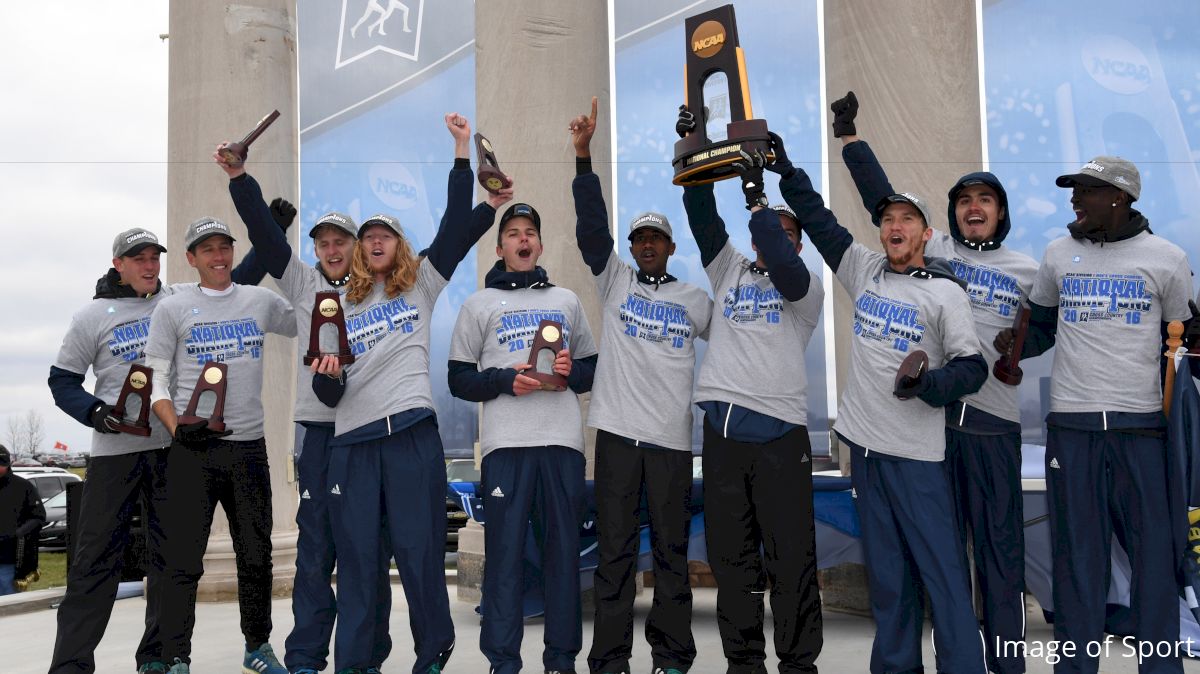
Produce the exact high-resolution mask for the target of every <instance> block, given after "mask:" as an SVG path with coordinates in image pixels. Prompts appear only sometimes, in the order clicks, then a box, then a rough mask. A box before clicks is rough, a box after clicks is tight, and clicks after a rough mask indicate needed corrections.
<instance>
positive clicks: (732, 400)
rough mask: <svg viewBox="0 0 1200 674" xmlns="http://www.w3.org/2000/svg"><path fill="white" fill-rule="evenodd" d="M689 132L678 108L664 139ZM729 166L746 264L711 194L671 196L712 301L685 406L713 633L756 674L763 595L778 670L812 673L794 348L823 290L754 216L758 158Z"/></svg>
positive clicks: (689, 191) (795, 253) (813, 593)
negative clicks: (689, 413)
mask: <svg viewBox="0 0 1200 674" xmlns="http://www.w3.org/2000/svg"><path fill="white" fill-rule="evenodd" d="M694 129H695V118H694V116H693V115H692V113H691V112H689V111H688V110H687V109H686V108H681V114H680V118H679V120H678V121H677V123H676V131H677V132H678V133H679V134H680V135H681V136H682V135H685V134H687V133H690V132H691V131H693V130H694ZM735 168H736V169H737V170H738V172H739V173H740V177H741V186H742V192H743V195H744V196H745V198H746V208H747V210H749V211H750V224H749V227H750V237H751V243H752V245H753V247H754V250H755V253H756V255H755V260H754V261H751V260H750V259H749V258H747V257H746V256H744V255H742V254H741V253H740V252H738V251H737V249H735V248H734V247H733V244H732V243H730V240H729V234H728V233H727V232H726V230H725V223H724V221H723V220H722V219H721V217H720V215H718V213H717V205H716V199H715V197H714V194H713V186H712V185H711V184H709V185H701V186H695V187H686V188H684V194H683V204H684V208H685V209H686V211H687V216H688V224H689V225H690V226H691V230H692V235H693V236H694V237H695V239H696V245H697V247H698V248H699V249H700V261H701V263H702V264H703V265H704V270H705V272H706V273H707V274H708V278H709V281H710V282H711V283H712V288H713V299H714V307H713V318H712V322H711V324H710V325H709V346H708V351H707V353H706V354H705V356H704V362H703V364H702V365H701V366H700V374H699V375H698V377H697V382H696V391H695V393H694V395H693V400H695V402H696V405H698V406H699V407H700V409H701V410H703V411H704V424H703V426H704V528H705V540H706V541H707V545H708V560H709V563H710V564H711V565H712V569H713V576H714V577H715V578H716V580H717V586H718V589H717V625H718V627H719V629H720V633H721V645H722V648H723V650H724V653H725V659H726V661H727V662H728V671H729V672H732V673H737V674H741V673H743V672H745V673H754V672H765V671H766V669H765V665H764V661H765V659H766V640H765V636H764V633H763V617H764V609H763V598H764V595H765V594H766V593H767V592H768V590H769V591H770V593H771V611H772V614H773V616H774V621H775V653H776V655H777V656H778V657H779V660H780V664H779V671H780V672H781V673H788V672H815V671H817V669H816V659H817V656H818V655H819V654H820V652H821V645H822V637H821V598H820V594H819V593H818V590H817V562H816V551H815V530H814V525H813V500H812V449H811V447H810V441H809V437H808V427H807V424H808V401H807V390H808V382H807V378H806V376H805V371H804V349H805V347H807V346H808V340H809V338H810V337H811V336H812V333H813V330H814V329H815V328H816V325H817V321H818V320H819V319H820V315H821V306H822V301H823V298H824V291H823V290H822V288H821V283H820V280H819V277H818V276H817V275H815V274H813V273H812V272H811V271H810V270H809V269H808V268H807V267H806V266H805V265H804V261H803V260H802V259H801V258H800V248H801V243H800V231H799V229H798V226H797V223H796V222H795V220H794V219H793V218H791V217H789V216H783V217H781V216H780V214H779V212H777V211H776V210H774V209H771V208H767V207H766V206H767V198H766V196H765V194H764V192H763V184H762V180H763V178H762V174H763V163H762V160H761V157H754V158H743V160H742V162H740V163H738V164H737V165H735ZM760 549H761V551H762V552H761V553H760Z"/></svg>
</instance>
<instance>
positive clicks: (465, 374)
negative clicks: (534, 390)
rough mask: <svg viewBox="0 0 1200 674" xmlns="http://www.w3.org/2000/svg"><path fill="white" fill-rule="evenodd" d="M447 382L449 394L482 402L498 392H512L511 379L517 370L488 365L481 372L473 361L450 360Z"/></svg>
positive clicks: (510, 393)
mask: <svg viewBox="0 0 1200 674" xmlns="http://www.w3.org/2000/svg"><path fill="white" fill-rule="evenodd" d="M447 370H448V372H447V374H446V378H447V383H449V385H450V395H452V396H454V397H455V398H462V399H463V400H467V401H470V402H473V403H482V402H486V401H488V400H492V399H493V398H499V397H500V394H502V393H506V394H508V395H512V394H513V380H514V379H516V378H517V371H516V370H514V369H512V368H511V367H505V368H499V367H489V368H487V369H486V370H483V371H482V372H481V371H480V370H479V366H478V365H476V364H475V363H468V362H466V361H461V360H452V361H450V362H449V363H447Z"/></svg>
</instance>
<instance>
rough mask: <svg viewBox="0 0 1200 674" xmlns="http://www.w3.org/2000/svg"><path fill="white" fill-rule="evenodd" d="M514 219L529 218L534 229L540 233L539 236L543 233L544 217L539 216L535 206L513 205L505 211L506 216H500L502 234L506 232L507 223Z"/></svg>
mask: <svg viewBox="0 0 1200 674" xmlns="http://www.w3.org/2000/svg"><path fill="white" fill-rule="evenodd" d="M513 218H529V220H530V221H531V222H533V228H534V229H536V230H537V231H538V234H541V233H542V217H541V216H540V215H538V212H537V209H535V208H534V207H533V206H530V205H529V204H524V203H521V204H513V205H512V206H509V207H508V208H507V209H506V210H505V211H504V215H501V216H500V231H501V232H503V231H504V225H505V223H507V222H508V221H509V220H512V219H513Z"/></svg>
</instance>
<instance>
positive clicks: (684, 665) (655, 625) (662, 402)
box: [570, 97, 712, 672]
mask: <svg viewBox="0 0 1200 674" xmlns="http://www.w3.org/2000/svg"><path fill="white" fill-rule="evenodd" d="M596 107H597V99H596V98H594V97H593V98H592V114H591V115H590V116H588V115H580V116H579V117H576V118H575V119H574V120H572V121H571V125H570V126H571V130H572V136H573V142H574V145H575V157H576V159H575V174H576V175H575V180H574V182H573V183H572V185H571V191H572V192H573V193H574V196H575V215H576V225H575V236H576V239H577V240H578V243H579V251H580V252H581V253H582V254H583V259H584V262H586V263H587V264H588V267H589V268H590V269H591V270H592V274H593V275H594V276H595V279H596V288H597V290H598V291H599V295H600V301H601V303H602V311H603V319H604V320H603V325H602V326H601V329H602V331H603V336H602V338H601V340H600V343H601V344H602V345H603V346H602V353H601V354H600V357H599V360H598V361H597V363H596V379H595V382H594V383H593V385H592V400H591V404H590V405H589V407H588V425H589V426H592V427H594V428H596V429H597V433H596V466H595V500H596V545H597V550H598V552H599V557H600V559H599V562H598V565H597V567H596V575H595V586H596V618H595V624H594V628H593V631H592V649H591V652H590V653H589V655H588V666H589V668H590V669H591V671H593V672H622V671H624V672H627V671H629V660H630V656H631V655H632V652H633V596H634V575H635V573H634V571H635V568H634V567H635V566H636V564H637V557H638V544H639V540H640V535H639V530H640V522H639V519H640V518H639V511H640V503H641V499H642V497H643V495H644V496H645V499H646V506H647V507H646V511H647V514H648V519H649V522H650V530H651V536H650V544H651V547H652V548H653V555H652V556H653V559H654V568H653V570H654V603H653V606H651V608H650V614H649V615H648V616H647V617H646V640H647V641H648V642H649V643H650V654H651V659H652V664H653V666H654V669H655V670H656V671H658V670H662V671H670V670H675V671H680V672H686V671H687V670H688V668H689V667H690V666H691V664H692V661H693V660H695V658H696V644H695V642H694V640H693V638H692V630H691V624H692V590H691V587H689V585H688V560H687V549H688V538H689V531H690V524H691V513H690V512H689V508H688V502H689V499H690V497H691V493H692V437H691V436H692V411H691V395H692V378H693V375H694V373H695V370H696V350H695V341H696V338H697V337H707V335H708V323H709V318H710V317H711V315H712V300H711V299H709V297H708V294H707V293H705V292H704V291H703V290H701V289H700V288H697V287H696V286H694V285H691V284H690V283H684V282H682V281H679V280H678V279H676V278H675V277H674V276H672V275H671V274H669V273H667V260H668V259H670V257H671V255H672V254H673V253H674V252H675V243H674V242H673V240H672V230H671V223H670V222H668V221H667V218H666V216H663V215H661V214H659V213H645V214H643V215H639V216H638V217H636V218H634V220H633V223H632V224H630V226H629V242H630V246H629V253H630V255H631V256H632V257H633V260H634V263H635V264H636V267H635V266H632V265H630V264H628V263H627V262H625V261H624V260H622V259H621V258H620V257H618V256H617V254H616V252H614V248H615V244H616V242H615V241H613V237H612V235H611V234H610V233H609V229H608V208H607V206H606V205H605V203H604V195H603V193H602V192H601V190H600V179H599V177H597V176H596V174H595V173H593V172H592V159H591V148H590V143H591V138H592V134H593V133H594V132H595V129H596Z"/></svg>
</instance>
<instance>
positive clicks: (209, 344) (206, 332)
mask: <svg viewBox="0 0 1200 674" xmlns="http://www.w3.org/2000/svg"><path fill="white" fill-rule="evenodd" d="M264 339H266V335H265V334H264V333H263V331H262V329H261V328H259V327H258V321H256V320H254V319H253V318H239V319H236V320H232V321H214V322H211V323H196V324H195V325H193V326H192V327H191V330H190V332H189V334H188V338H187V339H186V340H184V342H183V343H184V347H185V348H186V350H187V351H186V352H187V355H189V356H191V357H192V358H195V359H196V362H197V363H207V362H209V361H212V362H216V363H223V362H226V361H231V360H236V359H238V358H243V357H246V356H249V357H250V358H253V359H254V360H258V359H259V358H262V347H263V340H264Z"/></svg>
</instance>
